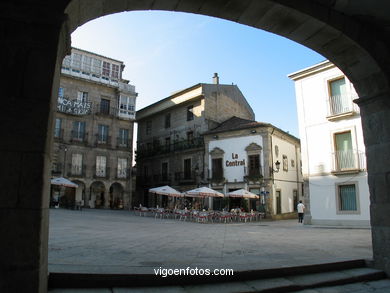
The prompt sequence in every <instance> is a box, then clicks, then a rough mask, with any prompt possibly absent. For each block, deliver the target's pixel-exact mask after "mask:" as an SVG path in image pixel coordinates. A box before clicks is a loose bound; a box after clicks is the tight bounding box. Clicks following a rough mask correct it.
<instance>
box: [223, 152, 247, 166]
mask: <svg viewBox="0 0 390 293" xmlns="http://www.w3.org/2000/svg"><path fill="white" fill-rule="evenodd" d="M232 160H233V161H229V160H226V162H225V164H226V167H237V166H245V159H243V160H239V159H238V154H234V153H232Z"/></svg>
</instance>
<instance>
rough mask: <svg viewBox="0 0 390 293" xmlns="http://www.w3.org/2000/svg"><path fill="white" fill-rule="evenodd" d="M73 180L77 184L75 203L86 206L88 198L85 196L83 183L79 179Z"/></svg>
mask: <svg viewBox="0 0 390 293" xmlns="http://www.w3.org/2000/svg"><path fill="white" fill-rule="evenodd" d="M73 182H74V183H76V184H77V185H78V186H79V187H77V188H76V195H75V200H76V205H78V204H80V206H84V207H87V206H88V200H87V198H86V187H85V183H84V182H83V181H81V180H73Z"/></svg>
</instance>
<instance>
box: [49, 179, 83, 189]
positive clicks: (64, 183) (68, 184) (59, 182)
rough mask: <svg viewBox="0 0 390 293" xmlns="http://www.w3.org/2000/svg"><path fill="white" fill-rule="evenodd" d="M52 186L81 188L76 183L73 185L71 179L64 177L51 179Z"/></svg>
mask: <svg viewBox="0 0 390 293" xmlns="http://www.w3.org/2000/svg"><path fill="white" fill-rule="evenodd" d="M50 183H51V185H59V186H65V187H73V188H77V187H79V186H78V185H77V184H76V183H73V182H72V181H70V180H69V179H66V178H64V177H56V178H53V179H51V181H50Z"/></svg>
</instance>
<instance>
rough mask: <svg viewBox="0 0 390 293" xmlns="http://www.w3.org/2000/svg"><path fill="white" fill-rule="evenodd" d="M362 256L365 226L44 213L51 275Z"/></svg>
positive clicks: (367, 247)
mask: <svg viewBox="0 0 390 293" xmlns="http://www.w3.org/2000/svg"><path fill="white" fill-rule="evenodd" d="M362 258H363V259H371V258H372V247H371V231H370V229H364V228H361V229H357V228H354V229H348V228H336V227H334V228H326V227H316V226H303V225H302V224H299V223H298V222H297V221H296V220H284V221H266V220H263V221H261V222H250V223H231V224H220V223H218V224H202V223H194V222H183V221H178V220H174V219H155V218H153V217H140V216H138V215H134V212H132V211H131V212H130V211H114V210H89V209H84V210H82V211H74V210H65V209H51V210H50V234H49V271H50V272H77V273H111V274H115V273H126V274H141V273H143V274H153V273H154V269H158V268H160V267H161V268H186V267H191V268H195V267H197V268H210V269H214V268H231V269H234V270H235V271H239V270H253V269H266V268H280V267H288V266H299V265H308V264H319V263H326V262H336V261H343V260H351V259H362Z"/></svg>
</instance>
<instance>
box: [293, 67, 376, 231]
mask: <svg viewBox="0 0 390 293" xmlns="http://www.w3.org/2000/svg"><path fill="white" fill-rule="evenodd" d="M289 77H290V78H291V79H292V80H293V81H294V82H295V90H296V100H297V110H298V119H299V134H300V138H301V149H302V169H303V176H304V180H305V191H306V193H307V195H308V196H307V197H306V196H305V204H306V207H307V210H306V215H305V223H307V224H319V225H342V226H368V225H369V219H370V215H369V204H370V203H369V189H368V184H367V172H366V159H365V146H364V141H363V133H362V126H361V119H360V114H359V108H358V107H357V105H356V104H354V103H353V100H354V99H356V98H358V97H357V94H356V92H355V90H354V87H353V85H352V84H351V82H350V81H349V80H348V79H347V78H346V77H345V75H344V74H343V73H342V72H341V71H340V70H339V69H338V68H337V67H336V66H335V65H334V64H332V63H331V62H329V61H324V62H322V63H319V64H317V65H314V66H312V67H309V68H306V69H303V70H301V71H298V72H295V73H292V74H290V75H289Z"/></svg>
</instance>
